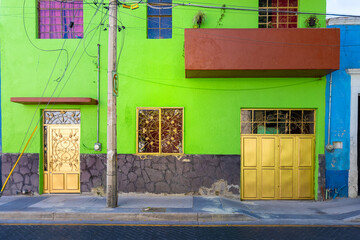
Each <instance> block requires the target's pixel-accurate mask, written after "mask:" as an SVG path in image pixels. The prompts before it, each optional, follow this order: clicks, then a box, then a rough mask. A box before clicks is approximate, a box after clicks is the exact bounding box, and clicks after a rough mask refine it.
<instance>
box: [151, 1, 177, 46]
mask: <svg viewBox="0 0 360 240" xmlns="http://www.w3.org/2000/svg"><path fill="white" fill-rule="evenodd" d="M147 2H148V9H147V24H148V26H147V30H148V32H147V34H148V38H150V39H159V38H171V37H172V0H148V1H147Z"/></svg>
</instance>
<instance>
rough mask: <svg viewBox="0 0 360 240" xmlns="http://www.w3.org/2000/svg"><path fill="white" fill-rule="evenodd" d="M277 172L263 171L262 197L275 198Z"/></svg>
mask: <svg viewBox="0 0 360 240" xmlns="http://www.w3.org/2000/svg"><path fill="white" fill-rule="evenodd" d="M275 189H276V187H275V170H262V171H261V197H262V198H275Z"/></svg>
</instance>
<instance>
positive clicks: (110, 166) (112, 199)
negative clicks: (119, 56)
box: [106, 0, 117, 208]
mask: <svg viewBox="0 0 360 240" xmlns="http://www.w3.org/2000/svg"><path fill="white" fill-rule="evenodd" d="M116 45H117V0H110V1H109V45H108V111H107V170H106V184H107V186H106V205H107V207H110V208H115V207H117V150H116V95H117V94H114V91H115V92H117V89H114V87H115V88H117V79H116V83H115V84H114V82H115V81H114V78H115V77H116V78H117V76H115V75H116V52H117V50H116Z"/></svg>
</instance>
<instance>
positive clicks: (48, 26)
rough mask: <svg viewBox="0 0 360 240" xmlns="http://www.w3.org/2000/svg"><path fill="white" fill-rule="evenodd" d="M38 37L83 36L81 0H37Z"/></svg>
mask: <svg viewBox="0 0 360 240" xmlns="http://www.w3.org/2000/svg"><path fill="white" fill-rule="evenodd" d="M38 37H39V38H44V39H56V38H57V39H61V38H64V39H66V38H83V0H38Z"/></svg>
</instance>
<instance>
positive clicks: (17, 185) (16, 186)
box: [1, 153, 39, 195]
mask: <svg viewBox="0 0 360 240" xmlns="http://www.w3.org/2000/svg"><path fill="white" fill-rule="evenodd" d="M19 155H20V154H11V153H3V154H2V161H1V171H2V174H1V177H2V183H3V184H4V183H5V180H6V178H7V177H8V175H9V173H10V171H11V169H12V167H13V166H14V164H15V162H16V160H17V159H18V157H19ZM23 190H27V191H32V192H39V154H36V153H25V154H23V156H22V157H21V159H20V161H19V163H18V165H17V166H16V167H15V169H14V172H13V173H12V175H11V176H10V178H9V181H8V182H7V184H6V187H5V189H4V192H3V195H15V194H16V193H17V192H22V191H23Z"/></svg>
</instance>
